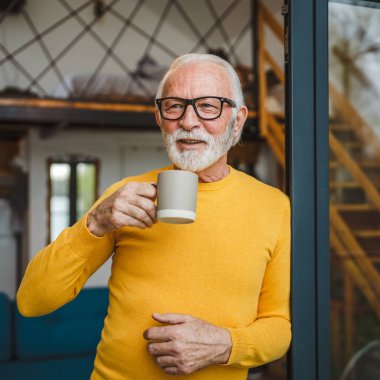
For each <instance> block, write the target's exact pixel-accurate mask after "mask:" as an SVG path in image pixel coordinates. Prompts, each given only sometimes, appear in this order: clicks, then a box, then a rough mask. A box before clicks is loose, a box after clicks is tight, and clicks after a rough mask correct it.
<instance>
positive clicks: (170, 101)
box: [156, 96, 236, 120]
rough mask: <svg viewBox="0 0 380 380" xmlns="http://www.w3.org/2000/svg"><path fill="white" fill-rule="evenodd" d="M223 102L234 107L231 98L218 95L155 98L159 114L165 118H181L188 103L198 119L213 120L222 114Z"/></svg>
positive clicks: (234, 104)
mask: <svg viewBox="0 0 380 380" xmlns="http://www.w3.org/2000/svg"><path fill="white" fill-rule="evenodd" d="M224 103H227V104H228V105H230V106H231V107H236V103H235V102H234V101H233V100H231V99H228V98H222V97H220V96H202V97H200V98H194V99H182V98H175V97H168V98H159V99H156V104H157V107H158V109H159V111H160V115H161V117H162V118H163V119H166V120H179V119H181V118H182V116H183V115H184V114H185V112H186V108H187V106H188V105H189V104H191V105H192V106H193V108H194V111H195V113H196V114H197V116H198V117H199V118H200V119H203V120H214V119H217V118H218V117H219V116H220V115H221V114H222V111H223V104H224Z"/></svg>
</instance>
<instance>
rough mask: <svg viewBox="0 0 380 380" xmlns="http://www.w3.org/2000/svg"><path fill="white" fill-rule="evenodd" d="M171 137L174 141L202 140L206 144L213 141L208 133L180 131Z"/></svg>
mask: <svg viewBox="0 0 380 380" xmlns="http://www.w3.org/2000/svg"><path fill="white" fill-rule="evenodd" d="M170 137H171V139H172V140H174V141H178V140H182V139H193V140H201V141H205V142H207V143H208V142H210V141H211V139H212V138H211V136H210V135H209V134H208V133H207V132H202V131H194V130H192V131H185V130H182V129H178V130H176V131H174V132H173V133H171V134H170Z"/></svg>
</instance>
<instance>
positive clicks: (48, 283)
mask: <svg viewBox="0 0 380 380" xmlns="http://www.w3.org/2000/svg"><path fill="white" fill-rule="evenodd" d="M121 185H122V183H121V182H118V183H117V184H114V185H113V186H111V187H110V188H109V189H108V190H107V191H106V192H105V193H104V194H103V195H102V197H101V198H100V199H99V200H98V201H97V202H96V203H95V204H94V206H93V207H95V206H96V205H97V204H99V203H100V202H101V201H102V200H104V199H105V198H106V197H108V196H109V195H110V194H112V193H113V192H114V191H116V189H117V188H118V187H120V186H121ZM86 220H87V214H86V215H84V216H83V217H82V218H81V219H80V220H79V221H78V222H77V223H76V224H74V225H73V226H72V227H69V228H66V229H64V230H63V231H62V232H61V234H60V235H59V236H58V238H57V239H56V240H55V241H54V242H52V243H51V244H49V245H48V246H46V247H45V248H43V249H42V250H41V251H39V252H38V253H37V254H36V255H35V256H34V257H33V259H32V260H31V262H30V263H29V265H28V267H27V269H26V272H25V274H24V277H23V280H22V282H21V285H20V287H19V289H18V292H17V306H18V309H19V311H20V313H21V314H22V315H24V316H26V317H34V316H39V315H43V314H47V313H50V312H52V311H54V310H56V309H58V308H59V307H61V306H63V305H64V304H66V303H68V302H70V301H71V300H73V299H74V298H75V297H76V296H77V295H78V293H79V291H80V290H81V289H82V287H83V286H84V284H85V283H86V282H87V280H88V279H89V277H90V276H91V275H92V274H93V273H94V272H95V271H96V270H97V269H98V268H99V267H100V266H102V265H103V264H104V263H105V262H106V261H107V259H108V258H109V257H110V256H111V255H112V253H113V250H114V245H115V242H114V233H109V234H106V235H105V236H103V237H97V236H94V235H92V234H91V232H90V231H89V230H88V229H87V227H86Z"/></svg>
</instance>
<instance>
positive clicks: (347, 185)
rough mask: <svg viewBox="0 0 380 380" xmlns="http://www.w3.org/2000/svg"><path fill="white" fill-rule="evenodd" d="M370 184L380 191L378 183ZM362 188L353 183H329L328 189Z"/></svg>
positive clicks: (379, 183)
mask: <svg viewBox="0 0 380 380" xmlns="http://www.w3.org/2000/svg"><path fill="white" fill-rule="evenodd" d="M371 182H372V184H373V185H374V186H375V187H376V188H377V189H378V190H380V182H379V181H371ZM361 188H363V187H362V186H361V185H360V184H359V183H358V182H355V181H344V182H343V181H330V189H361ZM363 191H364V189H363Z"/></svg>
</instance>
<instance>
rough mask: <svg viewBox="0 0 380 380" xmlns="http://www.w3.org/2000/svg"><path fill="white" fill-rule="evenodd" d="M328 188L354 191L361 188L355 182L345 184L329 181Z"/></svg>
mask: <svg viewBox="0 0 380 380" xmlns="http://www.w3.org/2000/svg"><path fill="white" fill-rule="evenodd" d="M329 185H330V188H331V189H341V188H343V189H356V188H360V187H361V186H360V185H359V184H358V183H357V182H355V181H350V182H348V181H346V182H340V181H331V182H330V184H329Z"/></svg>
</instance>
